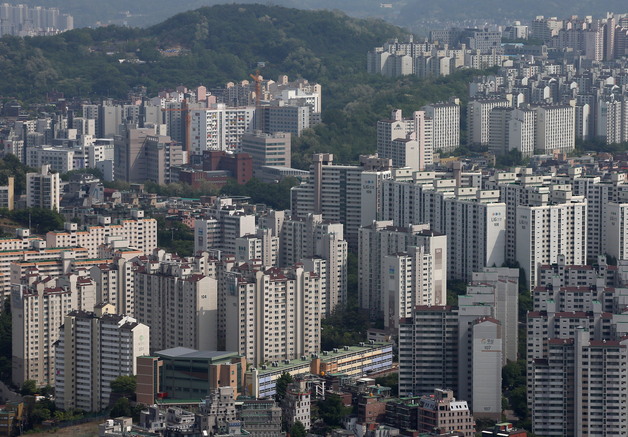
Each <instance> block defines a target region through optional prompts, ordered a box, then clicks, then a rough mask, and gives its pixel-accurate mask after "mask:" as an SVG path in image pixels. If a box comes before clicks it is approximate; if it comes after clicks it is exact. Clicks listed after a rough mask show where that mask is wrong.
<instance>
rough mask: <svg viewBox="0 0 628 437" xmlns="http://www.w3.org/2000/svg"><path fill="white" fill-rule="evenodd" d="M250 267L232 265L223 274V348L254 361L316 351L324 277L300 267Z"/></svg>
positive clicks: (293, 356)
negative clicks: (224, 328) (224, 303)
mask: <svg viewBox="0 0 628 437" xmlns="http://www.w3.org/2000/svg"><path fill="white" fill-rule="evenodd" d="M251 267H252V266H248V265H245V266H243V267H242V268H235V267H234V268H233V269H232V270H231V272H230V273H229V274H227V275H226V277H225V280H226V281H227V283H228V284H229V286H228V290H229V291H228V292H227V294H226V296H225V299H226V306H225V308H226V314H225V315H226V317H225V320H226V348H227V349H229V350H233V351H237V352H238V353H240V354H241V355H244V356H246V358H247V361H248V362H250V363H253V364H254V365H256V364H258V363H261V362H265V361H272V362H275V361H277V362H279V361H284V360H292V359H296V358H299V357H302V356H304V355H306V356H307V355H310V354H312V353H315V352H318V351H319V350H320V342H321V333H320V330H321V328H320V327H321V317H322V315H323V308H324V305H323V303H322V300H323V297H324V291H323V290H322V284H323V282H324V278H323V277H321V276H319V275H318V274H316V273H313V272H307V271H305V270H304V269H303V267H301V266H294V267H291V268H285V269H279V268H271V269H269V270H267V271H265V272H264V271H260V270H255V269H253V268H251ZM249 269H250V270H249Z"/></svg>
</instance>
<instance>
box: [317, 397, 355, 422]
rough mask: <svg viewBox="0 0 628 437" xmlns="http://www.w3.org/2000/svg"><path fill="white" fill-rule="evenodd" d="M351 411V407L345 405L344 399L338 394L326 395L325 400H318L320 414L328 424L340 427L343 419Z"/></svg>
mask: <svg viewBox="0 0 628 437" xmlns="http://www.w3.org/2000/svg"><path fill="white" fill-rule="evenodd" d="M350 413H351V408H350V407H345V404H343V402H342V399H340V396H338V395H337V394H332V395H329V396H327V397H326V399H325V400H324V401H319V402H318V415H319V417H320V418H321V419H323V422H325V424H326V425H327V426H330V427H332V428H333V427H338V426H340V425H341V423H342V419H343V418H344V417H345V416H346V415H347V414H350Z"/></svg>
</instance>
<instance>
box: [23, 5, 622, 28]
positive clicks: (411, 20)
mask: <svg viewBox="0 0 628 437" xmlns="http://www.w3.org/2000/svg"><path fill="white" fill-rule="evenodd" d="M256 1H259V0H239V1H238V3H240V4H250V3H255V2H256ZM223 2H224V0H181V1H176V2H174V1H170V0H134V1H132V2H128V1H125V0H107V1H99V0H20V1H19V2H18V1H15V2H12V3H23V4H28V5H29V6H43V7H47V8H50V7H57V8H59V9H60V11H61V13H66V14H71V15H72V16H73V17H74V25H75V27H77V28H78V27H88V26H94V25H95V24H96V23H97V22H100V23H102V24H115V25H129V26H133V27H135V26H139V27H148V26H151V25H154V24H156V23H159V22H161V21H163V20H165V19H166V18H168V17H171V16H172V15H175V14H177V13H181V12H185V11H188V10H193V9H196V8H199V7H202V6H212V5H216V4H219V3H223ZM272 3H273V4H275V5H281V6H284V7H289V8H299V9H306V10H314V9H329V10H333V9H338V10H341V11H344V12H345V13H347V14H349V15H351V16H353V17H358V18H366V17H381V18H384V19H386V20H387V21H389V22H391V23H394V24H397V25H400V26H407V25H409V26H414V25H415V24H416V23H417V22H426V23H427V25H428V27H433V26H434V24H431V25H430V24H429V20H438V21H440V22H446V21H449V20H466V19H493V20H504V19H505V20H513V19H514V20H525V19H533V18H534V17H535V16H536V15H545V16H559V17H563V18H566V17H569V16H571V15H574V14H576V15H581V16H584V15H594V16H597V17H604V16H605V13H606V12H607V11H615V12H616V13H622V12H626V5H625V2H622V1H620V0H607V1H604V2H596V1H593V0H576V1H568V0H556V1H552V2H544V1H542V0H530V1H527V2H519V1H514V0H507V1H504V0H487V1H482V2H479V1H472V2H464V1H462V0H442V1H439V2H429V3H428V2H427V1H426V0H410V1H392V2H387V3H390V4H391V5H392V7H391V8H383V7H382V6H381V5H382V2H381V1H378V0H275V1H273V2H272ZM436 26H437V27H438V26H439V25H438V24H437V25H436Z"/></svg>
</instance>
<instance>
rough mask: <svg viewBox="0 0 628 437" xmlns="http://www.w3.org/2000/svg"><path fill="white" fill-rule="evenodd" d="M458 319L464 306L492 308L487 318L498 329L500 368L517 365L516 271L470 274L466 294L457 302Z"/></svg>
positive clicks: (487, 269)
mask: <svg viewBox="0 0 628 437" xmlns="http://www.w3.org/2000/svg"><path fill="white" fill-rule="evenodd" d="M458 304H459V310H460V317H461V318H462V317H463V316H464V315H465V313H466V311H465V308H464V306H465V305H475V304H478V305H486V306H491V307H492V308H493V311H492V312H491V314H490V316H491V317H493V318H495V319H496V320H498V321H499V323H500V325H501V330H502V332H501V342H502V360H501V362H502V364H501V365H502V366H505V365H506V364H508V362H514V361H517V354H518V346H519V328H518V326H519V324H518V320H519V270H518V269H509V268H505V267H485V268H484V269H483V270H482V271H480V272H474V273H473V279H472V281H471V282H470V283H469V284H468V285H467V293H466V295H464V296H459V299H458Z"/></svg>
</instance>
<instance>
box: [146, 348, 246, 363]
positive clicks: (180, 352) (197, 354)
mask: <svg viewBox="0 0 628 437" xmlns="http://www.w3.org/2000/svg"><path fill="white" fill-rule="evenodd" d="M155 355H157V356H161V357H169V358H205V359H211V360H215V359H228V358H231V357H233V356H238V353H237V352H229V351H198V350H195V349H189V348H187V347H175V348H172V349H164V350H162V351H157V352H155Z"/></svg>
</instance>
